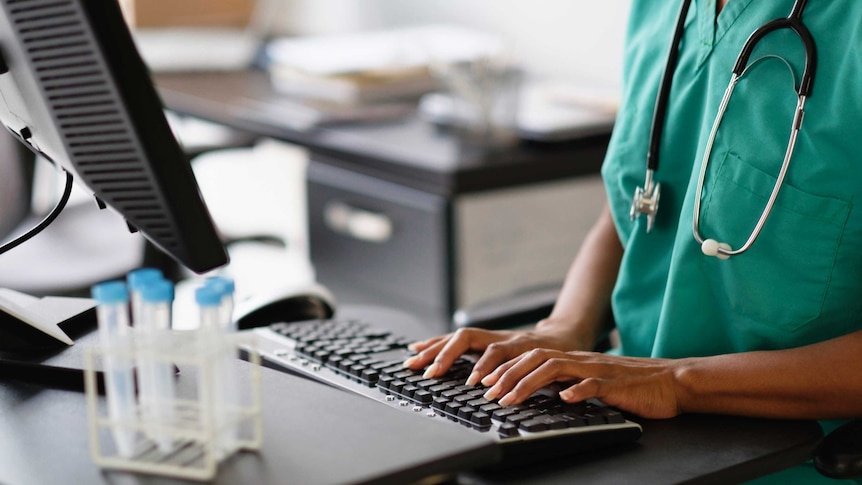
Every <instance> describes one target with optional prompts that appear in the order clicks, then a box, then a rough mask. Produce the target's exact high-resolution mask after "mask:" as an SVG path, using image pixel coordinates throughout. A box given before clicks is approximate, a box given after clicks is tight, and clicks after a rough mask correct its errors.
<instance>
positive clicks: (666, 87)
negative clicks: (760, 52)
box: [631, 0, 817, 259]
mask: <svg viewBox="0 0 862 485" xmlns="http://www.w3.org/2000/svg"><path fill="white" fill-rule="evenodd" d="M807 2H808V0H795V1H794V3H793V7H792V8H791V11H790V14H789V15H788V16H787V17H785V18H779V19H775V20H772V21H769V22H767V23H765V24H763V25H762V26H760V27H759V28H758V29H756V30H755V31H754V32H752V34H751V35H750V36H749V37H748V39H746V41H745V44H743V47H742V49H741V50H740V53H739V55H738V56H737V58H736V62H735V63H734V66H733V71H732V76H731V80H730V83H729V84H728V86H727V89H726V90H725V92H724V95H723V97H722V100H721V103H720V105H719V109H718V113H717V114H716V117H715V121H714V122H713V125H712V129H711V130H710V134H709V138H708V139H707V144H706V147H705V149H704V155H703V159H702V160H701V167H700V172H699V174H698V183H697V188H696V191H695V192H696V193H695V199H694V211H693V212H694V214H693V217H692V232H693V233H694V239H695V240H696V241H697V243H698V244H700V245H701V249H702V251H703V252H704V254H707V255H710V256H717V257H719V258H721V259H727V258H728V257H730V256H734V255H738V254H740V253H743V252H745V251H747V250H748V249H749V248H750V247H751V245H752V244H754V241H755V240H756V239H757V237H758V235H759V234H760V232H761V231H762V229H763V226H764V225H765V224H766V219H767V218H768V217H769V214H770V213H771V212H772V209H773V207H774V205H775V201H776V200H777V198H778V193H779V191H780V189H781V186H782V185H783V183H784V178H785V176H786V175H787V171H788V169H789V166H790V160H791V159H792V157H793V152H794V150H795V147H796V139H797V136H798V134H799V130H800V128H801V126H802V120H803V118H804V114H805V111H804V108H805V101H806V100H807V98H808V97H810V95H811V92H812V89H813V85H814V75H815V72H816V69H817V49H816V46H815V44H814V38H813V36H812V35H811V32H810V31H809V30H808V28H807V27H806V26H805V25H804V24H803V23H802V12H803V11H804V10H805V5H806V3H807ZM690 4H691V0H683V1H682V5H681V6H680V12H679V17H677V23H676V28H675V30H674V37H673V40H672V42H671V47H670V51H669V53H668V60H667V63H666V65H665V70H664V74H663V76H662V79H661V81H660V84H659V90H658V95H657V98H656V105H655V111H654V113H653V120H652V126H651V131H650V140H649V148H648V151H647V169H646V180H645V185H644V189H641V188H640V187H638V188H637V190H636V191H635V198H634V201H633V203H632V211H631V214H632V219H634V217H636V215H638V214H639V213H645V214H647V215H648V225H647V232H649V229H650V228H651V226H652V222H653V219H654V218H655V212H656V210H657V209H658V187H659V184H658V183H657V182H655V180H654V174H655V172H656V171H657V170H658V162H659V157H658V150H659V145H660V142H661V135H662V131H663V128H664V122H665V117H666V115H667V104H668V99H669V97H670V88H671V83H672V80H673V75H674V72H675V70H676V63H677V57H678V55H679V45H680V41H681V38H682V34H683V33H684V30H685V17H686V16H687V13H688V9H689V6H690ZM785 28H786V29H790V30H792V31H793V32H795V33H796V35H797V36H798V37H799V39H800V40H801V41H802V44H803V47H804V49H805V66H804V69H803V74H802V78H801V79H800V83H799V86H798V88H797V104H796V110H795V112H794V116H793V122H792V125H791V130H790V136H789V139H788V143H787V149H786V150H785V153H784V160H783V161H782V164H781V168H780V170H779V173H778V176H777V177H776V182H775V185H774V186H773V188H772V191H771V193H770V196H769V199H768V200H767V203H766V205H765V207H764V210H763V212H762V213H761V215H760V218H759V219H758V221H757V223H756V224H755V227H754V229H753V230H752V232H751V234H750V235H749V237H748V239H747V240H746V242H745V243H744V244H743V245H742V246H741V247H740V248H738V249H733V248H731V247H730V245H729V244H727V243H719V242H717V241H716V240H714V239H708V238H704V237H702V235H701V234H700V209H701V198H702V194H703V186H704V183H705V179H706V172H707V168H708V165H709V159H710V156H711V154H712V148H713V145H714V142H715V138H716V135H717V133H718V129H719V126H721V121H722V119H723V118H724V114H725V111H726V110H727V106H728V104H729V103H730V99H731V96H732V94H733V90H734V88H735V87H736V84H737V83H738V82H739V80H740V79H742V77H743V76H744V75H745V73H746V69H747V67H748V66H749V62H748V61H749V59H750V57H751V54H752V52H753V51H754V49H755V47H756V46H757V43H758V42H760V41H761V40H762V39H763V38H764V37H765V36H766V35H767V34H769V33H770V32H773V31H776V30H780V29H785ZM767 57H768V56H767ZM757 62H758V61H754V64H756V63H757ZM785 63H786V61H785ZM794 87H795V86H794ZM653 188H654V189H655V190H653ZM643 194H647V195H648V196H647V197H644V195H643Z"/></svg>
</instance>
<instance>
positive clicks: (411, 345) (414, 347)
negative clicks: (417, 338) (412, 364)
mask: <svg viewBox="0 0 862 485" xmlns="http://www.w3.org/2000/svg"><path fill="white" fill-rule="evenodd" d="M418 345H419V342H413V343H412V344H410V345H408V346H407V348H408V349H410V350H412V351H414V352H416V347H417V346H418Z"/></svg>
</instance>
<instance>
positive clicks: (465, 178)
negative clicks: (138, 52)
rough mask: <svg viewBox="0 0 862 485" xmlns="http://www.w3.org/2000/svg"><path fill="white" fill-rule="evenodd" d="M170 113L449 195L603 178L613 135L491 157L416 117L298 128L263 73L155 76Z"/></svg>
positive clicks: (516, 148)
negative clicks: (293, 146)
mask: <svg viewBox="0 0 862 485" xmlns="http://www.w3.org/2000/svg"><path fill="white" fill-rule="evenodd" d="M154 79H155V82H156V86H157V88H158V90H159V94H160V95H161V97H162V99H163V101H164V103H165V105H166V107H167V108H169V109H171V110H174V111H177V112H179V113H183V114H188V115H193V116H196V117H199V118H203V119H207V120H210V121H214V122H217V123H221V124H223V125H226V126H230V127H234V128H237V129H241V130H244V131H248V132H251V133H254V134H257V135H265V136H270V137H274V138H278V139H282V140H286V141H290V142H294V143H297V144H299V145H303V146H305V147H308V148H309V149H310V150H311V151H312V152H313V155H314V158H315V159H317V160H319V161H325V162H326V163H329V164H333V165H340V166H344V167H347V168H350V169H351V170H355V171H359V172H364V173H366V174H369V175H371V176H375V177H378V178H381V179H384V180H390V181H394V182H397V183H401V184H403V185H406V186H410V187H413V188H417V189H420V190H425V191H427V192H430V193H436V194H439V195H443V196H447V195H450V194H453V193H464V192H472V191H478V190H485V189H489V188H499V187H506V186H513V185H520V184H525V183H530V182H541V181H546V180H552V179H558V178H564V177H572V176H579V175H584V174H591V173H596V172H597V171H598V169H599V167H600V165H601V162H602V159H603V158H604V153H605V148H606V146H607V141H608V139H609V136H610V127H608V130H607V132H605V133H600V134H597V135H590V136H584V137H582V138H578V139H573V140H570V141H566V142H556V143H535V142H532V143H531V142H522V143H520V144H518V145H516V146H513V147H506V148H504V149H497V150H486V149H481V148H478V147H476V146H475V144H470V143H464V142H463V141H462V140H461V139H459V137H456V136H453V135H452V134H451V133H447V132H446V131H444V130H440V129H438V128H437V127H435V126H433V125H431V124H429V123H427V122H424V121H422V120H421V119H419V118H418V117H417V116H415V115H408V116H406V117H403V118H398V119H394V120H391V121H386V122H373V123H372V122H364V123H342V124H336V125H324V126H320V127H316V128H314V129H310V130H297V129H295V128H293V127H291V124H290V120H289V117H290V114H289V112H287V111H288V110H285V109H284V108H283V103H284V102H285V101H284V98H283V97H282V96H280V95H278V94H276V93H274V92H273V90H272V88H271V87H270V83H269V79H268V78H267V76H266V74H265V73H263V72H260V71H243V72H230V73H181V74H157V75H156V76H154Z"/></svg>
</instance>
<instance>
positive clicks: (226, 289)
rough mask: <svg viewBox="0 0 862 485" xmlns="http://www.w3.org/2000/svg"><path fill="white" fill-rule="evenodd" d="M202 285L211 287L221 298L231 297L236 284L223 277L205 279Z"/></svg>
mask: <svg viewBox="0 0 862 485" xmlns="http://www.w3.org/2000/svg"><path fill="white" fill-rule="evenodd" d="M204 284H205V285H207V286H211V287H213V288H214V289H215V290H216V291H218V292H219V293H220V294H221V295H222V296H224V295H233V293H234V291H235V290H236V284H235V283H234V282H233V280H232V279H230V278H225V277H224V276H213V277H211V278H207V280H206V283H204Z"/></svg>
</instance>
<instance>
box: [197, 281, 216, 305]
mask: <svg viewBox="0 0 862 485" xmlns="http://www.w3.org/2000/svg"><path fill="white" fill-rule="evenodd" d="M195 301H196V302H197V304H198V305H199V306H203V307H211V306H219V305H221V292H220V291H218V290H217V289H215V288H213V287H212V286H208V285H204V286H201V287H200V288H198V289H197V290H195Z"/></svg>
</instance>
